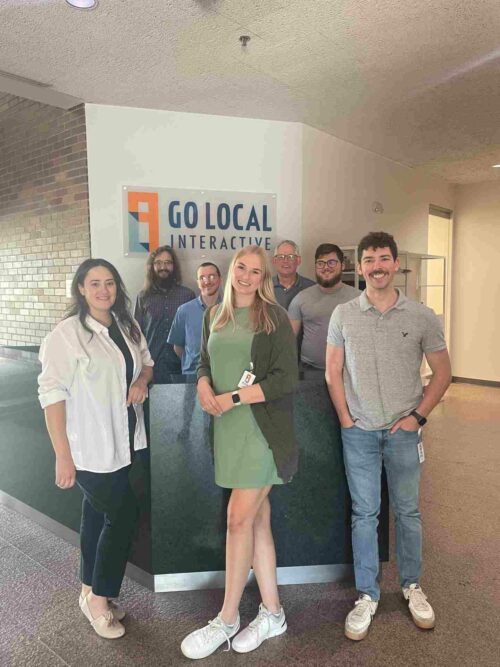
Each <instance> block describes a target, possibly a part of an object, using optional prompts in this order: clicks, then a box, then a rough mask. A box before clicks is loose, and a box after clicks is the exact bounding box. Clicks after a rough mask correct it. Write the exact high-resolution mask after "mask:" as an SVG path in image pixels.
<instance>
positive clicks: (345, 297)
mask: <svg viewBox="0 0 500 667" xmlns="http://www.w3.org/2000/svg"><path fill="white" fill-rule="evenodd" d="M314 259H315V268H316V280H317V285H312V287H308V288H306V289H305V290H302V292H300V294H298V295H297V296H296V297H295V298H294V299H293V301H292V303H291V304H290V306H289V308H288V316H289V317H290V321H291V323H292V328H293V330H294V332H295V335H296V336H299V335H300V333H301V332H302V334H303V338H302V345H301V349H300V361H301V363H302V366H303V367H306V368H307V367H312V368H318V369H320V370H324V368H325V353H326V336H327V333H328V323H329V322H330V317H331V315H332V312H333V311H334V310H335V308H336V307H337V306H338V305H339V304H341V303H346V301H350V300H351V299H354V298H355V297H357V296H359V290H357V289H356V288H354V287H351V286H350V285H345V284H344V283H343V282H342V280H341V279H342V270H343V262H344V253H343V252H342V250H341V249H340V248H339V247H338V245H335V244H334V243H322V244H321V245H319V246H318V247H317V248H316V253H315V255H314Z"/></svg>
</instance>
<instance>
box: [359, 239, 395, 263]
mask: <svg viewBox="0 0 500 667" xmlns="http://www.w3.org/2000/svg"><path fill="white" fill-rule="evenodd" d="M369 248H373V250H377V249H378V248H389V250H390V251H391V255H392V259H393V260H394V261H396V260H397V258H398V246H397V245H396V241H395V240H394V236H392V234H388V233H387V232H370V233H369V234H367V235H366V236H363V238H362V239H361V241H360V242H359V245H358V261H361V256H362V255H363V250H368V249H369Z"/></svg>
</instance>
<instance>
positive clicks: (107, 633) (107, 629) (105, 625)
mask: <svg viewBox="0 0 500 667" xmlns="http://www.w3.org/2000/svg"><path fill="white" fill-rule="evenodd" d="M80 597H81V596H80ZM80 609H81V610H82V612H83V614H84V616H86V617H87V619H88V621H89V622H90V625H91V626H92V627H93V628H94V630H95V631H96V633H97V634H98V635H99V637H104V639H119V638H120V637H123V635H124V634H125V628H124V627H123V625H122V624H121V623H120V621H117V620H116V619H115V617H114V616H113V613H112V611H111V610H110V611H107V612H106V613H105V614H102V615H101V616H98V617H97V618H94V617H93V616H92V613H91V611H90V608H89V605H88V602H87V598H86V597H83V598H81V604H80Z"/></svg>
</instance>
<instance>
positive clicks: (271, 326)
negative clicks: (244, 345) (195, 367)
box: [213, 245, 277, 334]
mask: <svg viewBox="0 0 500 667" xmlns="http://www.w3.org/2000/svg"><path fill="white" fill-rule="evenodd" d="M245 255H258V257H259V258H260V264H261V267H262V280H261V283H260V285H259V287H258V289H257V292H256V294H255V299H254V302H253V304H252V305H251V306H250V323H251V326H252V329H253V330H254V331H255V333H261V332H262V331H265V332H266V333H267V334H270V333H272V332H273V331H276V321H275V318H274V317H273V316H272V313H271V310H270V308H269V306H276V305H277V301H276V298H275V296H274V287H273V279H272V271H271V265H270V263H269V259H268V257H267V254H266V251H265V250H264V249H263V248H261V247H260V246H256V245H249V246H246V247H245V248H241V250H238V252H237V253H236V254H235V255H234V257H233V259H232V260H231V264H230V265H229V270H228V273H227V280H226V285H225V287H224V296H223V299H222V307H221V309H220V311H219V313H218V315H217V316H216V318H215V320H214V324H213V328H214V330H215V331H216V330H217V329H222V327H224V326H226V324H228V323H229V322H232V324H233V327H236V319H235V316H234V307H235V306H234V290H233V282H232V278H233V274H234V267H235V266H236V262H238V261H239V260H240V259H241V258H242V257H244V256H245Z"/></svg>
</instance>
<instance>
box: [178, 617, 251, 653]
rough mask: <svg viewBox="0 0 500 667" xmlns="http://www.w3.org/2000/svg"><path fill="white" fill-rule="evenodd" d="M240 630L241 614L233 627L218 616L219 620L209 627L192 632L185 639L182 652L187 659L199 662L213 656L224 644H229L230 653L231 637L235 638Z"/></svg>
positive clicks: (210, 622)
mask: <svg viewBox="0 0 500 667" xmlns="http://www.w3.org/2000/svg"><path fill="white" fill-rule="evenodd" d="M239 629H240V615H239V614H238V617H237V619H236V621H235V623H234V624H233V625H227V623H224V621H223V620H222V618H221V615H220V614H217V618H214V619H213V621H209V622H208V625H205V626H204V627H203V628H200V629H199V630H195V631H194V632H191V634H189V635H188V636H187V637H185V638H184V639H183V641H182V644H181V651H182V652H183V654H184V655H185V656H186V658H191V659H192V660H199V659H200V658H206V657H207V656H209V655H212V653H214V651H216V650H217V649H218V648H219V646H222V644H224V643H227V649H226V650H227V651H229V650H230V649H231V642H230V641H229V640H230V639H231V637H234V635H235V634H236V633H237V632H238V630H239Z"/></svg>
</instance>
